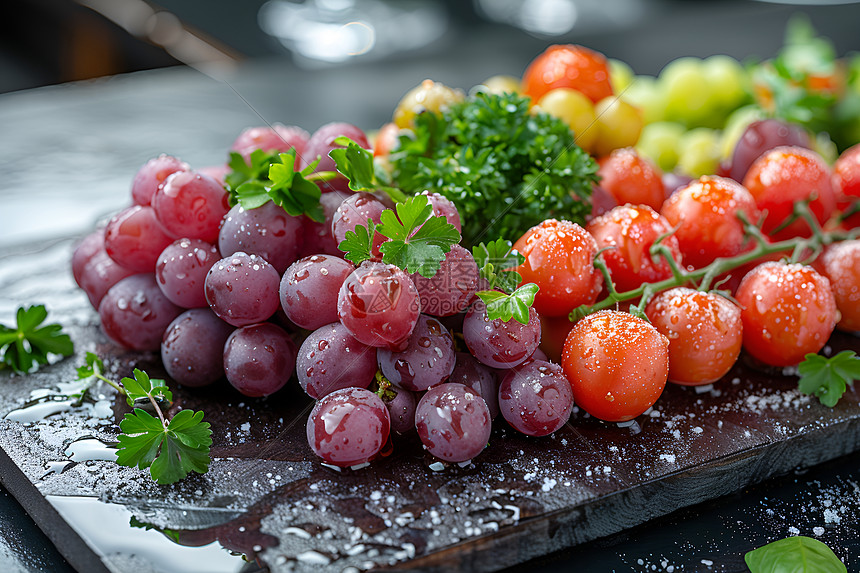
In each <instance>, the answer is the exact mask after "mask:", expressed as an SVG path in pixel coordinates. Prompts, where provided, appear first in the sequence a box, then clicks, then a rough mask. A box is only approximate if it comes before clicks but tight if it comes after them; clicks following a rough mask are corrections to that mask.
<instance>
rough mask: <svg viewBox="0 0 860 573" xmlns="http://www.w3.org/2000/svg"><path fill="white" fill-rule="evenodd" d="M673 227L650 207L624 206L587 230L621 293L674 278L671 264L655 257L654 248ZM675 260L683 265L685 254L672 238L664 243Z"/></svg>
mask: <svg viewBox="0 0 860 573" xmlns="http://www.w3.org/2000/svg"><path fill="white" fill-rule="evenodd" d="M670 229H671V227H670V226H669V223H667V222H666V219H664V218H663V217H662V216H660V215H659V214H658V213H656V212H655V211H654V210H653V209H652V208H651V207H648V206H647V205H623V206H619V207H615V208H614V209H612V210H611V211H609V212H608V213H605V214H603V215H601V216H600V217H597V218H595V219H593V220H592V221H591V222H590V223H588V225H587V226H586V227H585V230H586V231H588V232H589V233H591V234H592V235H593V236H594V239H595V240H596V241H597V246H598V248H600V249H603V248H605V247H614V248H612V249H607V250H605V251H603V254H602V257H603V260H604V261H605V262H606V266H607V267H609V275H610V276H611V277H612V282H613V283H614V284H615V289H616V290H617V291H619V292H624V291H628V290H633V289H635V288H637V287H639V285H641V284H642V283H643V282H649V283H653V282H657V281H660V280H663V279H667V278H669V277H671V276H672V269H671V267H669V263H668V262H666V259H664V258H663V257H661V256H659V255H658V256H657V257H652V256H651V252H650V249H651V245H653V244H654V241H656V240H657V238H658V237H659V236H660V235H662V234H664V233H668V232H669V230H670ZM663 244H664V245H666V246H667V247H668V248H669V251H670V252H671V254H672V258H673V259H675V261H677V262H678V263H679V265H680V263H681V250H680V248H679V247H678V239H677V238H675V237H674V236H669V237H667V238H665V239H664V240H663Z"/></svg>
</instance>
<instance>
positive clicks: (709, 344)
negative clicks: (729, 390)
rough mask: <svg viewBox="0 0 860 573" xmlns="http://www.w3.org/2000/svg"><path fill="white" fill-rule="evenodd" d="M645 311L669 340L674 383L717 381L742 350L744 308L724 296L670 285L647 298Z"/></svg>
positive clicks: (670, 372) (671, 371) (670, 378)
mask: <svg viewBox="0 0 860 573" xmlns="http://www.w3.org/2000/svg"><path fill="white" fill-rule="evenodd" d="M645 315H646V316H647V317H648V319H649V320H650V321H651V324H653V325H654V328H656V329H657V330H659V331H660V333H661V334H663V335H664V336H666V338H668V339H669V381H670V382H675V383H676V384H683V385H685V386H698V385H701V384H710V383H711V382H715V381H717V380H719V379H720V378H722V377H723V376H724V375H725V374H726V372H728V371H729V370H730V369H731V367H732V366H733V365H734V363H735V361H736V360H737V359H738V355H739V354H740V353H741V342H742V340H743V324H742V322H741V309H740V308H738V306H737V305H736V304H734V303H733V302H731V301H730V300H728V299H727V298H724V297H721V296H720V295H717V294H713V293H707V292H700V291H697V290H693V289H689V288H685V287H677V288H673V289H669V290H667V291H663V292H661V293H660V294H658V295H657V296H655V297H654V298H652V299H651V300H650V301H649V302H648V305H647V306H646V307H645Z"/></svg>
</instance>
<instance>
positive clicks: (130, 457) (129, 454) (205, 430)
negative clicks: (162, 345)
mask: <svg viewBox="0 0 860 573" xmlns="http://www.w3.org/2000/svg"><path fill="white" fill-rule="evenodd" d="M133 374H134V377H133V378H129V377H126V378H123V379H122V386H123V389H124V393H125V395H126V400H127V401H128V403H129V405H132V404H135V403H137V401H138V400H141V399H147V400H149V403H150V404H151V405H152V408H153V409H154V410H155V413H156V414H157V416H158V417H155V416H153V415H151V414H150V413H149V412H147V411H146V410H144V409H143V408H135V409H134V410H133V411H132V412H131V413H127V414H126V415H125V417H124V418H123V419H122V421H121V422H120V423H119V428H120V430H122V433H121V434H120V435H119V436H118V437H117V442H118V447H117V459H116V461H117V463H118V464H119V465H121V466H127V467H138V468H140V469H146V468H149V473H150V475H151V476H152V479H154V480H155V481H156V483H158V484H159V485H166V484H171V483H174V482H177V481H179V480H181V479H183V478H185V477H186V476H187V475H188V474H189V473H191V472H197V473H200V474H205V473H206V472H207V471H209V463H210V461H211V459H210V457H209V447H210V446H211V445H212V430H211V429H210V428H209V422H204V421H203V412H194V411H192V410H180V411H179V412H178V413H177V414H176V415H175V416H173V418H171V419H169V420H168V419H167V417H166V416H165V414H164V412H163V411H162V409H161V406H160V404H161V402H162V401H167V402H170V401H171V400H172V399H173V395H172V393H171V392H170V390H168V388H167V384H166V383H165V382H164V380H160V379H153V378H150V377H149V375H148V374H147V373H146V372H143V371H142V370H138V369H137V368H135V369H134V372H133Z"/></svg>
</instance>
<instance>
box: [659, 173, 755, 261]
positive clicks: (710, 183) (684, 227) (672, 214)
mask: <svg viewBox="0 0 860 573" xmlns="http://www.w3.org/2000/svg"><path fill="white" fill-rule="evenodd" d="M739 212H742V213H743V214H744V215H746V217H747V220H748V221H750V222H753V223H755V222H756V221H758V219H759V217H760V216H761V214H760V213H759V210H758V208H757V207H756V205H755V199H753V196H752V195H751V194H750V192H749V191H747V190H746V189H745V188H744V187H742V186H741V185H740V184H739V183H736V182H735V181H732V180H731V179H727V178H724V177H708V176H705V177H702V178H700V179H699V180H698V181H694V182H692V183H690V184H689V185H687V186H686V187H682V188H681V189H679V190H678V191H677V192H676V193H674V194H673V195H672V196H671V197H669V198H668V199H667V200H666V202H665V203H664V204H663V208H662V209H661V210H660V214H661V215H663V216H664V217H665V218H666V221H668V222H669V226H670V227H676V226H677V227H678V230H677V231H676V232H675V237H677V238H678V244H679V245H680V248H681V253H682V254H683V255H684V264H686V265H691V266H693V267H694V268H697V269H698V268H702V267H704V266H706V265H709V264H710V263H712V262H713V261H714V259H716V258H717V257H733V256H735V255H737V254H739V253H742V252H744V251H745V250H747V249H748V246H749V244H748V241H747V239H746V237H744V227H743V224H742V223H741V221H740V219H738V216H737V214H738V213H739Z"/></svg>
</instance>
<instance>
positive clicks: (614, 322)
mask: <svg viewBox="0 0 860 573" xmlns="http://www.w3.org/2000/svg"><path fill="white" fill-rule="evenodd" d="M561 366H562V368H563V369H564V375H565V376H567V379H568V381H569V382H570V386H571V388H572V389H573V402H574V404H577V405H578V406H579V407H580V408H582V409H583V410H585V411H586V412H588V413H589V414H591V415H592V416H594V417H595V418H599V419H601V420H606V421H607V422H624V421H627V420H632V419H633V418H635V417H636V416H638V415H640V414H642V413H643V412H644V411H645V410H647V409H648V408H650V407H651V406H652V405H653V404H654V402H656V401H657V398H659V397H660V394H661V393H662V392H663V388H664V387H665V386H666V378H667V377H668V375H669V340H668V339H667V338H666V337H665V336H663V335H662V334H660V333H659V332H658V331H657V329H656V328H654V327H653V326H651V325H650V324H648V323H647V322H646V321H644V320H642V319H641V318H636V317H635V316H633V315H632V314H627V313H626V312H618V311H614V310H602V311H600V312H596V313H594V314H590V315H588V316H586V317H585V318H583V319H582V320H580V321H579V322H577V323H576V324H575V325H574V327H573V329H572V330H571V331H570V334H568V335H567V340H565V341H564V351H563V352H562V355H561Z"/></svg>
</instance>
